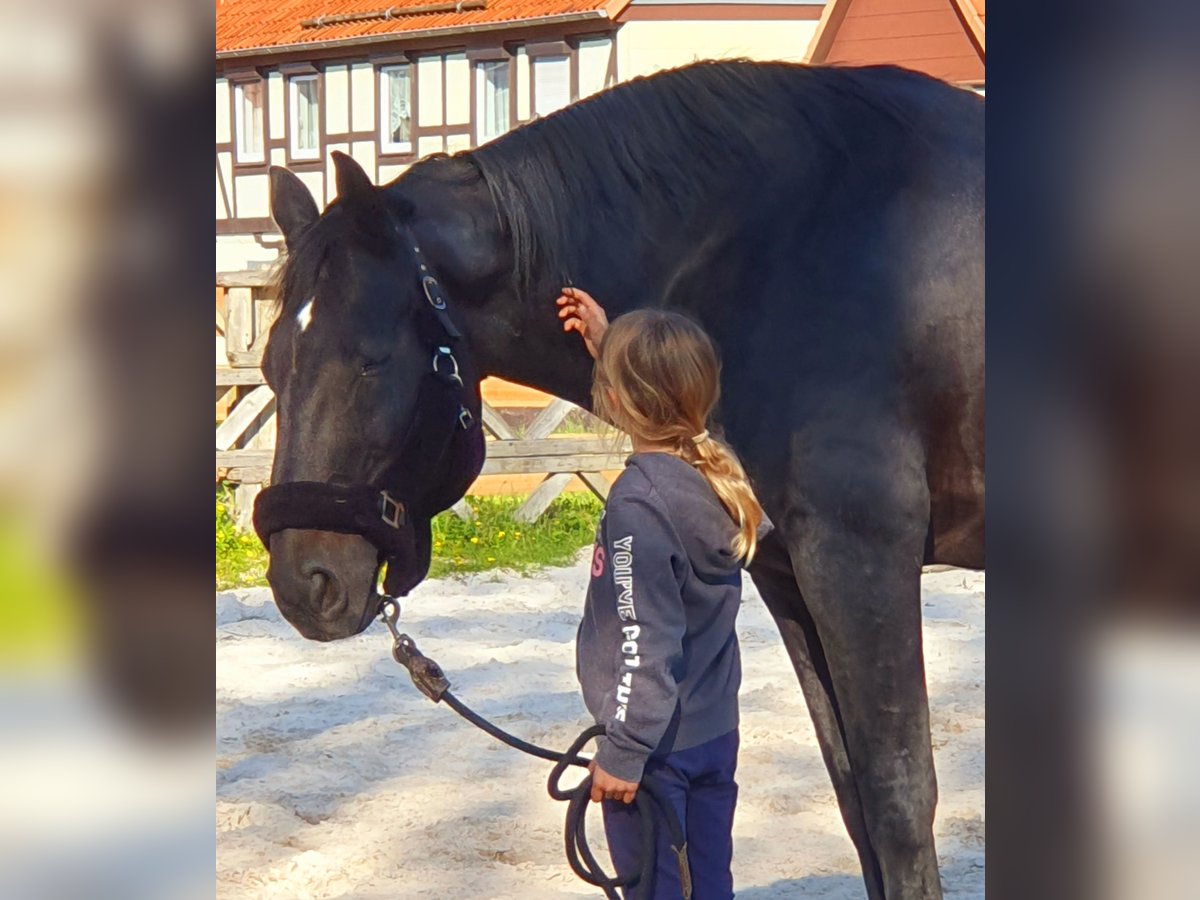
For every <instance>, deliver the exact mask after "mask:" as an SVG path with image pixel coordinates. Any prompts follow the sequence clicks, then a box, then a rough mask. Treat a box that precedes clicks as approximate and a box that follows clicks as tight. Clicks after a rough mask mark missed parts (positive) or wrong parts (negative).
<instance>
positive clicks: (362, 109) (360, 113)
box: [350, 63, 378, 131]
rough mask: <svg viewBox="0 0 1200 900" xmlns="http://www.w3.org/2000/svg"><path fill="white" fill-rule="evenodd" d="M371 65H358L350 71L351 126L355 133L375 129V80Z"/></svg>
mask: <svg viewBox="0 0 1200 900" xmlns="http://www.w3.org/2000/svg"><path fill="white" fill-rule="evenodd" d="M377 77H378V76H377V75H376V73H375V69H374V67H373V66H372V65H371V64H370V63H357V64H355V65H354V66H353V67H352V68H351V69H350V116H351V118H350V124H351V125H352V126H353V128H354V130H355V131H370V130H372V129H373V128H374V127H375V79H376V78H377Z"/></svg>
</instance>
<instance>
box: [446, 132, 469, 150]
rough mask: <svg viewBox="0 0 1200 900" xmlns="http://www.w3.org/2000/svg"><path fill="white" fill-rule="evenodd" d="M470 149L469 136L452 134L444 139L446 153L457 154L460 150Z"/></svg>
mask: <svg viewBox="0 0 1200 900" xmlns="http://www.w3.org/2000/svg"><path fill="white" fill-rule="evenodd" d="M470 149H471V135H469V134H465V133H464V134H452V135H450V136H449V137H447V138H446V152H447V153H458V152H459V151H460V150H470Z"/></svg>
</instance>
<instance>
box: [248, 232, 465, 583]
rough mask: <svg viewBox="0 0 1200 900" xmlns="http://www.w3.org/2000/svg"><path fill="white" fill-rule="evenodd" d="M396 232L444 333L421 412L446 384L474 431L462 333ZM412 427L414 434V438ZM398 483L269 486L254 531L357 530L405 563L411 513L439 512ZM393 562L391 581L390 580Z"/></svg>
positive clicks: (460, 416)
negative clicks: (431, 392)
mask: <svg viewBox="0 0 1200 900" xmlns="http://www.w3.org/2000/svg"><path fill="white" fill-rule="evenodd" d="M397 231H398V232H399V235H400V238H401V240H402V241H404V242H405V244H406V246H408V247H410V248H411V249H412V253H413V256H414V257H415V258H416V262H417V267H418V277H419V278H420V285H421V290H422V293H423V294H424V296H425V300H426V301H427V302H428V304H429V309H430V311H431V312H432V314H433V319H434V321H435V322H436V325H437V331H438V332H440V333H439V334H437V335H436V337H434V339H433V346H432V347H431V350H432V359H433V362H432V366H431V371H430V372H429V374H428V375H427V376H426V379H425V380H423V385H422V388H421V390H420V392H419V393H418V397H417V413H416V415H417V416H418V417H419V416H420V410H421V407H422V402H421V401H422V399H428V389H429V388H430V387H431V383H432V385H435V386H442V387H447V388H449V389H451V390H453V391H454V392H455V394H456V397H455V402H456V404H457V406H458V413H457V416H456V423H455V425H454V426H452V427H453V428H454V429H455V432H457V431H463V432H465V431H469V430H470V429H471V428H472V427H474V426H475V425H476V421H475V416H474V415H472V413H471V410H470V409H469V408H468V407H467V403H466V399H467V398H466V385H465V384H464V383H463V378H462V375H461V374H460V372H459V365H458V359H457V358H456V357H455V355H454V344H455V343H456V342H458V341H459V340H461V339H462V333H461V332H460V331H459V330H458V328H457V327H456V326H455V324H454V322H453V320H451V318H450V315H449V312H448V311H447V303H446V295H445V292H444V291H443V290H442V286H441V283H440V282H439V281H438V279H437V277H436V276H435V275H434V274H433V271H432V269H431V268H430V266H429V264H428V263H427V262H426V260H425V255H424V254H423V253H422V252H421V247H420V245H419V244H418V243H417V240H416V237H415V236H414V235H413V234H412V231H411V230H410V229H409V228H408V227H406V226H404V225H398V226H397ZM415 430H416V429H410V433H409V438H410V439H411V438H412V436H413V431H415ZM406 496H409V495H407V494H406V492H405V491H403V490H400V489H398V488H397V487H395V486H388V487H383V486H379V485H369V484H354V485H336V484H328V483H325V482H316V481H289V482H283V483H281V484H273V485H270V486H269V487H267V488H264V489H263V490H262V491H261V492H260V493H259V495H258V497H257V498H256V500H255V502H254V530H255V531H256V532H257V533H258V536H259V539H260V540H261V541H262V542H263V545H264V546H266V547H267V549H268V550H269V549H270V546H271V536H272V535H273V534H276V533H278V532H280V531H284V530H286V529H289V528H296V529H303V530H312V531H333V532H338V533H341V534H355V535H359V536H360V537H363V538H365V539H366V540H368V541H370V542H371V543H372V544H373V545H374V546H375V548H376V550H378V551H379V562H380V564H381V565H382V563H383V562H385V561H387V562H389V563H391V562H400V561H402V560H404V559H405V558H406V557H412V556H413V555H414V554H415V549H414V535H413V531H412V529H411V527H408V526H410V525H411V513H412V512H423V513H427V514H429V515H430V516H431V517H432V514H433V513H436V512H438V511H439V510H423V511H418V510H413V509H412V501H411V498H410V499H409V500H408V501H407V502H406V501H405V500H404V499H401V498H404V497H406ZM390 576H391V567H390V566H389V581H390V580H391V577H390Z"/></svg>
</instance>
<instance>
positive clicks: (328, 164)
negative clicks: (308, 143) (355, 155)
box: [317, 143, 350, 206]
mask: <svg viewBox="0 0 1200 900" xmlns="http://www.w3.org/2000/svg"><path fill="white" fill-rule="evenodd" d="M334 150H341V151H342V152H343V153H349V152H350V145H349V144H346V143H335V144H329V145H328V147H327V148H326V151H325V202H326V203H328V202H330V201H331V200H332V199H333V198H334V197H336V196H337V184H335V174H334V170H333V151H334ZM320 205H321V204H320V203H318V204H317V206H320Z"/></svg>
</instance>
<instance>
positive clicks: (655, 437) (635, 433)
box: [557, 288, 763, 900]
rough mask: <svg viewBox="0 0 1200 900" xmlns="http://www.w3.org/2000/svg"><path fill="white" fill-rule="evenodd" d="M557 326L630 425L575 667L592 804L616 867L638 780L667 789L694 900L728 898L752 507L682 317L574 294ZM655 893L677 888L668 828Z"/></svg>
mask: <svg viewBox="0 0 1200 900" xmlns="http://www.w3.org/2000/svg"><path fill="white" fill-rule="evenodd" d="M557 303H558V305H559V307H560V309H559V318H561V319H563V329H564V330H565V331H576V332H578V333H579V334H580V335H581V336H582V338H583V340H584V342H585V344H586V346H587V348H588V350H589V352H590V353H591V354H592V356H593V357H595V359H596V367H595V383H594V385H593V388H592V400H593V405H594V407H595V410H596V412H597V414H599V415H600V416H602V417H603V418H605V419H607V420H608V421H609V422H612V423H613V424H614V425H616V426H617V427H618V428H620V429H621V430H622V431H624V432H626V433H627V434H629V436H630V438H631V439H632V441H633V450H634V452H633V455H631V456H630V457H629V459H628V460H627V461H626V466H625V471H624V472H622V473H621V476H620V477H619V478H618V479H617V480H616V482H615V483H614V484H613V486H612V490H611V492H610V493H609V496H608V502H607V504H606V505H605V508H604V515H603V517H602V518H601V520H600V528H599V532H598V535H597V540H596V546H595V549H594V551H593V557H592V578H591V583H590V585H589V587H588V593H587V600H586V603H585V608H584V617H583V621H582V622H581V623H580V626H579V634H578V638H577V643H576V670H577V673H578V676H579V681H580V684H581V686H582V688H583V696H584V701H585V703H586V704H587V707H588V710H589V711H590V712H591V713H592V715H593V716H595V718H596V721H597V722H598V723H602V724H604V725H605V726H607V729H608V731H607V735H606V736H605V737H604V738H601V739H600V744H599V747H598V749H597V751H596V755H595V758H594V760H593V762H592V800H593V801H597V802H599V801H601V800H603V801H604V803H603V806H602V809H603V813H604V826H605V832H606V833H607V835H608V844H609V849H610V851H611V853H612V857H613V864H614V865H615V866H616V869H617V871H618V873H620V874H622V875H625V874H628V873H631V872H633V871H636V869H637V864H638V854H639V848H640V840H641V824H640V821H639V818H638V817H639V815H640V814H639V812H638V810H637V808H636V807H634V806H632V805H631V804H632V803H633V799H634V797H635V796H636V794H637V790H638V784H639V782H640V781H641V779H642V777H643V775H645V774H653V775H654V777H655V779H656V780H657V782H658V783H659V784H661V785H662V786H663V788H664V789H665V790H666V792H667V794H668V795H669V797H670V798H671V802H672V805H673V806H674V807H675V810H676V813H677V815H678V817H679V821H680V823H681V824H682V825H683V827H684V831H685V833H686V838H687V847H688V856H689V859H690V862H691V872H692V882H693V890H694V893H693V897H694V898H695V900H718V898H722V900H724V898H730V897H732V896H733V877H732V875H731V873H730V863H731V861H732V856H733V837H732V829H733V809H734V804H735V802H736V799H737V784H736V783H735V782H734V780H733V776H734V771H735V769H736V768H737V751H738V731H737V728H738V704H737V691H738V686H739V684H740V683H741V663H740V658H739V655H738V644H737V635H736V632H735V630H734V623H735V620H736V618H737V613H738V606H739V605H740V603H741V593H742V576H741V566H742V565H743V564H744V563H746V562H747V561H749V559H750V558H751V557H752V556H753V555H754V550H755V546H756V541H757V537H758V528H759V524H760V523H761V522H762V519H763V514H762V509H761V508H760V507H759V505H758V501H757V500H756V499H755V497H754V492H753V491H752V490H751V488H750V484H749V481H748V480H747V478H746V473H745V472H744V471H743V470H742V467H741V465H740V464H739V463H738V461H737V459H736V457H735V456H734V455H733V453H732V452H731V451H730V450H729V448H727V447H726V446H725V445H724V444H722V443H721V442H720V441H718V440H717V439H715V438H714V437H712V436H711V435H710V434H709V433H708V431H707V429H706V428H705V425H706V423H707V420H708V416H709V413H710V412H711V411H712V408H713V406H714V405H715V404H716V402H717V397H718V393H719V386H718V376H719V374H720V367H719V364H718V362H717V354H716V348H715V347H714V345H713V343H712V341H711V340H710V339H709V337H708V336H707V335H706V334H705V333H704V331H703V330H702V329H701V328H700V326H698V325H697V324H696V323H694V322H693V321H692V320H690V319H688V318H686V317H684V316H681V315H678V314H675V313H669V312H661V311H654V310H640V311H637V312H631V313H628V314H626V315H623V316H620V317H619V318H617V319H616V320H615V321H614V322H613V323H612V325H611V326H610V325H609V324H608V321H607V318H606V317H605V314H604V310H603V309H602V308H601V307H600V306H599V304H598V303H596V301H595V300H594V299H592V297H591V296H589V295H588V294H587V293H585V292H584V291H581V290H579V289H578V288H564V289H563V294H562V296H560V297H559V298H558V300H557ZM656 853H657V857H656V877H655V891H654V897H655V898H671V900H678V898H680V897H681V896H682V888H681V885H680V876H679V869H678V863H677V860H676V858H675V855H674V853H673V852H672V851H671V849H670V843H669V840H668V832H667V828H666V825H665V824H664V823H660V824H659V827H658V847H657V851H656Z"/></svg>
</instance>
